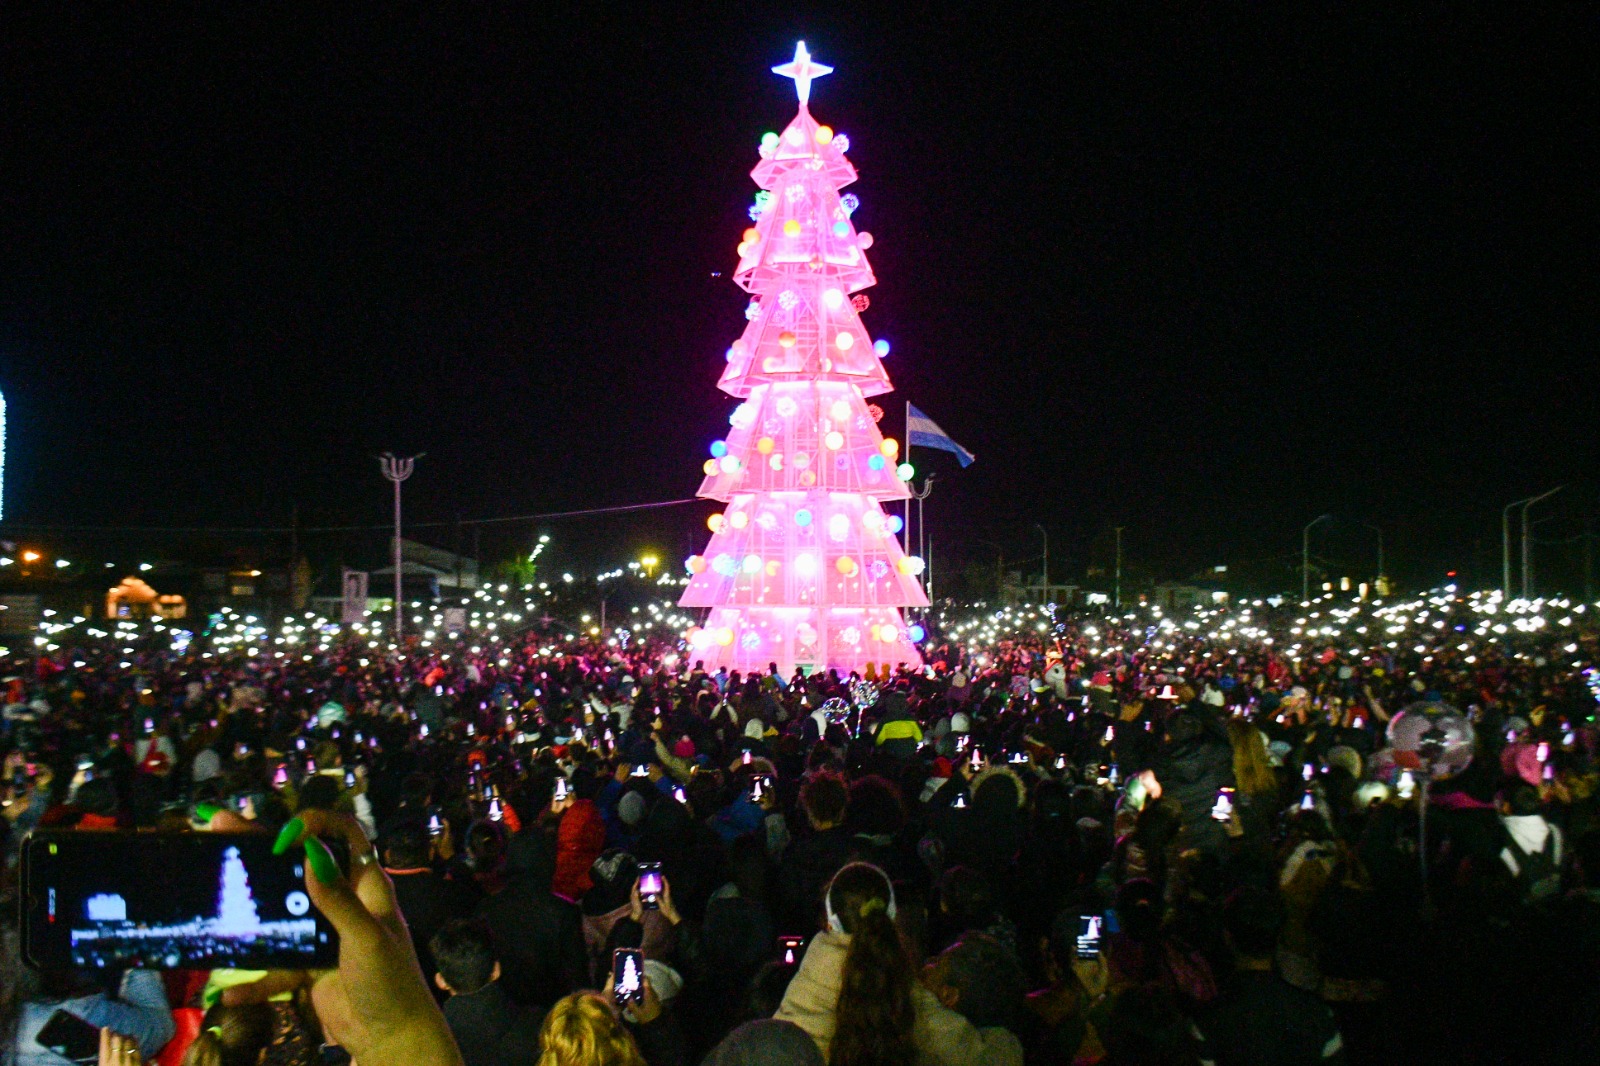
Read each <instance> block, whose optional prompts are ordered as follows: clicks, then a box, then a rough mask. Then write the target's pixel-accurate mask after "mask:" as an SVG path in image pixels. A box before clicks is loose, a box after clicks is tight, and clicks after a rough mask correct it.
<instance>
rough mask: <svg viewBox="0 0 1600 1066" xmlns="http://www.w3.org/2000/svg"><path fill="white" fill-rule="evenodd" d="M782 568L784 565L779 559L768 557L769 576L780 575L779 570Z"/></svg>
mask: <svg viewBox="0 0 1600 1066" xmlns="http://www.w3.org/2000/svg"><path fill="white" fill-rule="evenodd" d="M780 569H782V567H781V566H780V565H779V563H778V560H776V559H768V560H767V576H768V577H777V576H778V571H779V570H780Z"/></svg>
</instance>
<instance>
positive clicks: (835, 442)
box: [822, 430, 844, 452]
mask: <svg viewBox="0 0 1600 1066" xmlns="http://www.w3.org/2000/svg"><path fill="white" fill-rule="evenodd" d="M822 443H824V444H826V445H827V446H828V448H829V450H830V451H835V452H836V451H838V450H839V449H840V448H843V447H844V434H843V433H840V432H839V431H838V430H834V431H833V432H832V433H829V434H828V435H827V436H826V437H823V438H822Z"/></svg>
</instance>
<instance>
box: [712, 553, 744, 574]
mask: <svg viewBox="0 0 1600 1066" xmlns="http://www.w3.org/2000/svg"><path fill="white" fill-rule="evenodd" d="M711 569H713V570H715V571H716V572H717V573H719V574H721V575H722V576H723V577H732V576H733V575H734V574H736V573H738V572H739V564H738V563H737V562H735V561H734V558H733V556H731V555H729V554H728V553H727V552H723V553H721V554H720V555H718V556H717V557H716V558H715V559H713V560H711Z"/></svg>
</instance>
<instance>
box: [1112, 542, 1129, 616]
mask: <svg viewBox="0 0 1600 1066" xmlns="http://www.w3.org/2000/svg"><path fill="white" fill-rule="evenodd" d="M1126 528H1127V527H1126V526H1117V527H1115V529H1116V534H1117V568H1116V578H1115V579H1114V582H1113V584H1112V586H1111V606H1113V607H1115V608H1118V609H1121V607H1122V531H1123V530H1124V529H1126Z"/></svg>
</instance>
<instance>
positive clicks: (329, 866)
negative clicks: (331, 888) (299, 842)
mask: <svg viewBox="0 0 1600 1066" xmlns="http://www.w3.org/2000/svg"><path fill="white" fill-rule="evenodd" d="M306 862H308V863H310V864H311V872H312V873H314V874H316V875H317V880H318V881H321V882H322V883H323V884H325V885H331V884H333V883H334V882H335V881H337V880H339V864H338V863H336V862H334V861H333V854H332V853H331V852H329V851H328V845H326V844H324V843H323V842H322V841H320V840H318V839H317V838H316V837H306Z"/></svg>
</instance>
